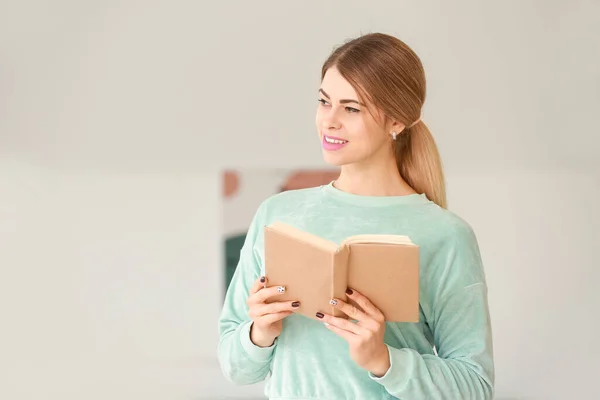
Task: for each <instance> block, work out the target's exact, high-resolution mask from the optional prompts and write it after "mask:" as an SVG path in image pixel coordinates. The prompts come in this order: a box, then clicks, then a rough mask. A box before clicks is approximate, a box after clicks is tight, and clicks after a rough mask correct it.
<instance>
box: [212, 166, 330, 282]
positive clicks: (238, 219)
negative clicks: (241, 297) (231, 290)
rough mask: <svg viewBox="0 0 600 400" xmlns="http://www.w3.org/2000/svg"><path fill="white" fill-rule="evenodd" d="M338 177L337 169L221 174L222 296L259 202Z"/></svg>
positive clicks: (262, 169) (248, 170)
mask: <svg viewBox="0 0 600 400" xmlns="http://www.w3.org/2000/svg"><path fill="white" fill-rule="evenodd" d="M338 176H339V170H336V169H285V168H248V169H241V170H240V169H238V170H235V169H229V170H224V171H223V173H222V179H223V182H222V187H223V192H222V196H223V230H222V232H223V239H222V240H223V246H222V248H223V251H224V253H225V254H224V255H223V258H222V259H223V266H222V268H223V274H224V283H225V287H224V288H223V289H224V290H223V293H225V291H226V289H227V288H228V287H229V283H230V282H231V278H232V277H233V273H234V272H235V269H236V267H237V265H238V262H239V259H240V250H241V249H242V246H243V244H244V240H245V239H246V234H247V231H248V227H249V226H250V223H251V222H252V218H253V217H254V214H255V212H256V210H257V208H258V206H259V205H260V203H261V202H262V201H264V200H265V199H266V198H267V197H269V196H272V195H274V194H276V193H279V192H283V191H287V190H295V189H303V188H309V187H316V186H320V185H326V184H328V183H330V182H331V181H333V180H335V179H336V178H337V177H338Z"/></svg>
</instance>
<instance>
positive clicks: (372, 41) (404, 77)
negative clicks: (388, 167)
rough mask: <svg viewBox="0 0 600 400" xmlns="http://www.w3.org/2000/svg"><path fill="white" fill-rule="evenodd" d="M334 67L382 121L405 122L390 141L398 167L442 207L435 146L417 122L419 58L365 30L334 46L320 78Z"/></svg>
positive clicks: (421, 77)
mask: <svg viewBox="0 0 600 400" xmlns="http://www.w3.org/2000/svg"><path fill="white" fill-rule="evenodd" d="M334 66H335V67H336V69H337V70H338V71H339V73H340V74H341V75H342V76H343V77H344V79H346V80H347V81H348V82H349V83H350V84H351V85H352V86H353V87H354V88H355V89H356V91H357V92H358V93H359V95H360V96H361V97H362V98H363V99H365V100H367V101H368V102H370V103H371V104H373V105H374V106H375V107H376V108H377V109H378V110H380V111H382V112H383V114H384V116H385V118H386V119H394V120H397V121H400V122H402V123H403V124H404V125H405V126H406V128H405V129H404V130H403V131H402V132H398V136H397V138H396V140H394V141H393V143H394V144H393V145H394V147H395V149H394V151H395V155H396V164H397V167H398V171H399V172H400V175H401V176H402V179H404V180H405V181H406V183H408V184H409V185H410V186H411V187H412V188H413V189H414V190H415V191H417V192H418V193H425V195H426V196H427V198H429V199H430V200H431V201H433V202H435V203H436V204H437V205H439V206H440V207H443V208H446V207H447V203H446V185H445V182H444V172H443V168H442V161H441V159H440V155H439V152H438V149H437V145H436V143H435V140H434V138H433V136H432V135H431V132H430V131H429V129H428V128H427V126H426V125H425V123H424V122H423V121H418V120H419V119H420V117H421V109H422V107H423V103H424V102H425V93H426V90H425V89H426V84H425V72H424V69H423V65H422V64H421V60H420V59H419V57H418V56H417V55H416V54H415V52H414V51H413V50H411V49H410V48H409V47H408V46H407V45H406V44H405V43H404V42H402V41H401V40H400V39H398V38H396V37H394V36H391V35H387V34H383V33H370V34H365V35H362V36H360V37H358V38H355V39H352V40H350V41H347V42H345V43H344V44H342V45H341V46H339V47H337V48H336V49H334V51H333V52H332V53H331V55H330V56H329V57H328V58H327V60H326V61H325V63H324V64H323V67H322V69H321V80H322V79H323V78H324V76H325V73H326V72H327V70H328V69H329V68H331V67H334ZM384 121H385V119H384ZM415 121H418V122H417V123H416V124H414V125H413V126H412V127H411V125H412V124H413V123H414V122H415Z"/></svg>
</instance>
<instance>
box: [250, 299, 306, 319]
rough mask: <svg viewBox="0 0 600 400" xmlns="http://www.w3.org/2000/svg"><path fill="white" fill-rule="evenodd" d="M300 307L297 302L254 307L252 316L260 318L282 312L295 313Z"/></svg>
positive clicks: (280, 302) (281, 302) (279, 302)
mask: <svg viewBox="0 0 600 400" xmlns="http://www.w3.org/2000/svg"><path fill="white" fill-rule="evenodd" d="M299 306H300V302H298V301H277V302H273V303H269V304H265V305H260V306H257V307H256V310H254V311H253V314H254V315H256V316H262V315H267V314H276V313H279V312H282V311H292V312H293V311H295V310H296V309H297V308H298V307H299Z"/></svg>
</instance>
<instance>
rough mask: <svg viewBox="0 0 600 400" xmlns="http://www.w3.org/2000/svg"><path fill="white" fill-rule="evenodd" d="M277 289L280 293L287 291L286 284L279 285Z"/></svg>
mask: <svg viewBox="0 0 600 400" xmlns="http://www.w3.org/2000/svg"><path fill="white" fill-rule="evenodd" d="M277 291H278V292H279V293H283V292H285V286H279V287H278V288H277Z"/></svg>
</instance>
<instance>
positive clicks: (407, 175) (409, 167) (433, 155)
mask: <svg viewBox="0 0 600 400" xmlns="http://www.w3.org/2000/svg"><path fill="white" fill-rule="evenodd" d="M395 143H396V144H395V147H396V148H395V154H396V165H397V166H398V171H399V172H400V175H401V176H402V179H404V180H405V181H406V183H408V184H409V185H410V186H411V187H412V188H413V189H414V190H415V191H417V192H418V193H425V195H426V196H427V198H428V199H429V200H431V201H433V202H434V203H436V204H437V205H438V206H440V207H442V208H447V203H446V184H445V182H444V172H443V169H442V161H441V158H440V155H439V152H438V149H437V145H436V143H435V140H434V138H433V136H432V135H431V132H429V129H428V128H427V126H426V125H425V123H424V122H423V121H419V122H418V123H417V124H416V125H414V126H413V127H406V128H405V129H404V131H403V132H402V133H401V134H400V135H398V137H397V139H396V141H395Z"/></svg>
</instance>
